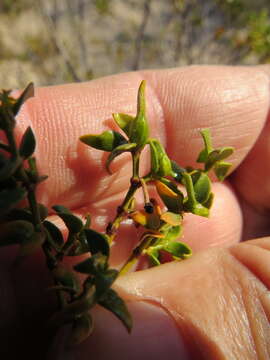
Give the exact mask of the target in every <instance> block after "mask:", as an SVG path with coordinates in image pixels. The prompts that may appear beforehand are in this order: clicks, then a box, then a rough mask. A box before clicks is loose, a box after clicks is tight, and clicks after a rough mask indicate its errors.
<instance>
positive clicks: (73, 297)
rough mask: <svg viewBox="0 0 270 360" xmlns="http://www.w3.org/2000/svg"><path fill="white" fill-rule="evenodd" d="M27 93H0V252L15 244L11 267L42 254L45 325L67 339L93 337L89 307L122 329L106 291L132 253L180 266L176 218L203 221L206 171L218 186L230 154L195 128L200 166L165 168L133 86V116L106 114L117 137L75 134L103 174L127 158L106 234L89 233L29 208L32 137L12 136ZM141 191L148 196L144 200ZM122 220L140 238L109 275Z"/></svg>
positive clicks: (87, 226)
mask: <svg viewBox="0 0 270 360" xmlns="http://www.w3.org/2000/svg"><path fill="white" fill-rule="evenodd" d="M33 95H34V87H33V84H32V83H31V84H29V85H28V86H27V87H26V89H25V90H24V91H23V93H22V94H21V96H20V97H19V98H18V99H14V98H13V97H12V96H11V92H10V91H5V90H3V91H2V92H0V130H1V131H2V132H3V133H4V135H5V138H6V142H5V141H3V142H0V150H1V152H0V226H1V232H0V247H2V246H10V245H16V246H18V248H19V250H18V256H17V258H16V260H15V265H17V266H19V264H20V262H21V261H22V260H24V259H25V260H27V256H29V255H31V254H33V253H35V252H36V251H42V252H43V254H44V257H45V259H46V265H47V267H48V269H49V271H50V272H51V275H52V282H53V284H52V286H51V287H50V288H49V289H48V290H49V291H53V292H55V293H56V295H57V299H58V309H57V310H56V312H55V313H54V314H53V315H52V317H51V319H50V320H49V325H50V326H51V327H52V328H55V329H57V328H58V327H60V326H62V325H64V324H67V323H70V324H72V329H73V330H72V333H71V337H70V339H69V342H71V343H73V344H76V343H79V342H81V341H83V340H84V339H85V338H86V337H87V336H89V335H90V334H91V333H92V331H93V320H92V317H91V309H92V308H93V307H94V306H95V305H96V304H99V305H100V306H102V307H104V308H106V309H107V310H109V311H111V312H112V313H113V314H114V315H115V316H116V317H117V318H118V319H119V320H120V321H121V322H122V323H123V325H124V326H125V327H126V329H127V330H128V331H131V327H132V319H131V316H130V314H129V311H128V309H127V306H126V304H125V302H124V301H123V299H121V297H120V296H119V295H118V294H117V292H116V291H115V290H113V289H112V285H113V283H114V281H115V280H116V278H117V277H118V276H119V275H121V274H124V273H125V272H127V271H128V270H129V269H130V268H131V267H132V266H133V267H134V266H135V269H136V264H137V263H138V261H139V259H140V258H141V256H145V257H147V258H148V260H149V266H157V265H160V264H161V263H162V259H163V255H166V256H167V257H168V256H169V257H170V258H171V259H172V260H184V259H187V258H189V257H190V256H191V255H192V249H191V248H190V247H189V246H188V245H187V244H186V243H184V242H180V241H179V238H180V237H181V234H182V231H183V219H184V215H185V213H188V212H190V213H192V214H194V215H199V216H204V217H208V216H209V210H210V208H211V206H212V203H213V197H214V195H213V193H212V191H211V180H210V178H209V172H210V171H211V170H213V171H214V173H215V174H216V177H217V178H218V180H223V179H224V178H225V176H226V175H227V173H228V171H229V169H230V166H231V164H230V163H228V162H226V161H224V160H225V159H226V158H227V157H228V156H230V155H231V154H232V152H233V148H231V147H223V148H218V149H215V148H213V146H212V144H211V137H210V133H209V130H207V129H204V130H202V131H201V135H202V138H203V141H204V148H203V150H202V151H201V152H200V154H199V156H198V159H197V162H198V163H201V164H203V168H190V167H183V166H180V165H179V164H178V163H176V162H175V161H173V160H172V159H171V158H170V156H169V155H168V153H167V152H166V149H165V148H164V147H163V145H162V144H161V143H160V142H159V141H158V140H157V139H154V138H151V137H150V136H149V134H150V130H149V125H148V120H147V114H146V100H145V81H142V82H141V84H140V87H139V90H138V96H137V113H136V115H135V116H132V115H129V114H123V113H115V114H113V118H114V121H115V123H116V124H117V126H118V127H119V131H114V130H105V131H103V132H102V133H101V134H98V135H96V134H88V135H83V136H81V137H80V140H81V141H82V142H83V143H85V144H86V145H88V146H90V147H93V148H95V149H98V150H102V151H105V152H108V158H107V161H106V165H105V167H106V169H107V170H108V172H109V173H110V165H111V162H112V161H113V160H114V159H115V158H116V157H118V156H120V155H121V154H123V153H129V154H130V157H131V160H132V174H131V177H130V186H129V188H128V189H127V192H126V195H125V197H124V199H123V201H122V202H121V204H120V205H119V207H118V208H117V210H116V214H115V217H114V219H113V220H112V221H111V222H109V224H108V225H107V227H106V231H104V233H102V232H98V231H96V230H95V229H93V228H92V227H91V218H90V215H89V214H87V215H86V216H85V218H84V219H82V218H80V217H78V216H77V215H75V214H74V213H73V212H72V211H71V210H69V209H67V208H66V207H64V206H62V205H54V206H52V209H48V208H47V207H46V206H44V205H43V204H40V203H38V202H37V198H36V188H37V186H38V184H39V183H40V182H42V181H44V180H45V179H46V176H44V175H40V174H39V170H38V167H37V164H36V160H35V157H34V151H35V148H36V139H35V135H34V132H33V130H32V129H31V127H28V128H27V129H26V130H25V132H24V134H23V136H22V139H21V141H20V143H19V144H17V141H16V139H15V135H14V130H15V126H16V115H17V114H18V112H19V110H20V108H21V106H22V105H23V104H24V102H25V101H26V100H28V99H29V98H31V97H32V96H33ZM146 147H148V148H149V152H148V153H149V156H150V161H149V163H150V167H149V169H148V173H147V174H146V175H142V174H141V171H140V159H141V154H142V152H143V150H144V149H145V148H146ZM150 186H151V188H153V187H154V189H155V192H154V196H152V197H151V198H150V196H149V187H150ZM138 191H141V192H142V194H143V198H144V204H143V206H139V205H138V204H137V202H136V194H137V192H138ZM51 211H53V212H54V213H55V214H56V215H57V216H58V217H59V218H61V220H62V221H63V223H64V224H65V227H66V230H67V236H66V237H64V236H63V233H62V232H61V230H60V229H59V228H58V226H57V225H56V224H55V223H53V222H52V221H50V220H49V218H48V213H49V212H51ZM127 218H128V219H132V221H133V223H134V226H140V227H142V228H143V229H144V231H143V235H142V236H141V237H140V238H139V239H138V242H137V245H136V246H135V248H134V249H133V251H132V253H131V254H130V257H129V258H128V259H127V261H126V262H125V264H124V265H123V266H122V268H121V269H120V270H116V269H112V268H110V266H109V262H110V249H111V246H112V245H113V243H114V239H115V236H116V235H117V231H118V229H119V227H120V226H121V223H122V222H123V221H124V220H125V219H127ZM81 255H84V260H83V261H81V260H80V262H79V263H77V264H76V265H74V266H73V268H69V267H67V266H66V265H65V259H66V258H67V257H76V256H81ZM79 274H80V275H79ZM81 279H83V280H81Z"/></svg>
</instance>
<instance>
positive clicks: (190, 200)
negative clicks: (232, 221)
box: [183, 172, 209, 217]
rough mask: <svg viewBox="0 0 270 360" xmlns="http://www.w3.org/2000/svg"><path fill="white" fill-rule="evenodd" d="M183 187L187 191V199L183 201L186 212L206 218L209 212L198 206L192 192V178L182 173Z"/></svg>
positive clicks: (200, 205)
mask: <svg viewBox="0 0 270 360" xmlns="http://www.w3.org/2000/svg"><path fill="white" fill-rule="evenodd" d="M183 180H184V185H185V187H186V190H187V197H186V198H185V199H184V209H185V211H187V212H191V213H192V214H195V215H199V216H204V217H208V216H209V210H208V208H206V207H204V206H203V205H202V204H200V203H199V202H198V201H197V199H196V194H195V191H194V186H193V182H192V177H191V175H190V174H188V173H187V172H186V173H183Z"/></svg>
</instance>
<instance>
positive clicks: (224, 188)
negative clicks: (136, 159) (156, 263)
mask: <svg viewBox="0 0 270 360" xmlns="http://www.w3.org/2000/svg"><path fill="white" fill-rule="evenodd" d="M269 74H270V68H269V67H267V66H259V67H222V66H220V67H215V66H192V67H185V68H179V69H170V70H160V71H140V72H133V73H126V74H120V75H116V76H111V77H107V78H102V79H98V80H94V81H91V82H88V83H82V84H70V85H63V86H55V87H47V88H39V89H37V90H36V96H35V97H34V98H33V99H31V100H29V101H28V102H27V103H26V104H25V106H24V107H23V109H22V111H21V113H20V114H19V116H18V129H17V137H18V139H19V138H20V137H21V135H22V133H23V130H24V129H25V128H26V127H27V126H28V125H31V126H32V128H33V130H34V133H35V135H36V138H37V142H38V146H37V151H36V157H37V161H38V166H39V169H40V171H41V173H43V174H47V175H49V179H48V180H47V181H46V182H44V183H43V184H41V185H40V187H39V191H38V197H39V200H40V201H41V202H43V203H45V204H46V205H47V206H49V207H50V206H51V205H53V204H62V205H65V206H68V207H69V208H71V209H73V210H74V211H75V212H76V213H78V214H85V213H86V212H90V213H91V215H92V224H93V227H94V228H96V229H98V230H103V229H104V226H105V225H106V223H107V222H108V221H109V219H111V218H112V216H113V214H114V209H115V206H116V205H117V204H119V203H120V201H121V199H122V198H123V194H124V192H125V190H126V189H127V187H128V184H129V174H130V162H129V159H128V157H125V156H124V157H123V158H122V159H121V158H120V159H119V160H116V161H115V163H114V164H113V166H112V168H113V172H114V173H113V175H112V176H108V175H107V174H106V172H105V170H104V162H105V160H106V158H105V156H104V154H103V153H102V152H98V151H96V150H95V149H90V148H88V147H86V146H85V145H84V144H82V143H80V142H78V137H79V136H80V135H83V134H86V133H99V132H101V131H102V130H104V129H107V128H108V127H109V126H111V125H112V124H113V122H112V120H111V113H113V112H126V113H130V114H134V113H135V112H136V92H137V89H138V85H139V83H140V81H141V80H142V79H145V80H146V82H147V89H146V91H147V93H146V99H147V104H148V107H147V113H148V118H149V123H150V127H151V136H152V137H156V138H158V139H159V140H160V141H161V142H162V143H163V144H164V146H165V147H166V149H167V151H168V154H169V155H170V157H171V158H173V159H174V160H176V161H177V162H179V163H180V164H181V165H183V166H186V165H195V160H196V157H197V154H198V153H199V151H200V150H201V148H202V140H201V137H200V134H199V130H200V129H202V128H210V131H211V134H212V138H213V144H214V146H215V147H222V146H234V147H235V153H234V154H233V156H232V157H231V158H230V161H231V162H232V163H233V169H232V174H231V175H230V177H229V178H228V179H227V180H226V181H225V182H224V183H223V184H220V183H214V184H213V190H214V192H215V203H214V206H213V208H212V211H211V216H210V218H209V219H204V218H200V217H196V216H193V215H187V216H186V217H185V220H184V239H183V240H184V241H186V242H187V243H188V244H190V245H191V246H192V248H193V249H194V252H195V255H194V256H193V257H192V258H191V259H189V260H185V261H183V262H172V263H169V264H164V265H162V266H160V267H157V268H152V269H148V270H143V271H139V272H136V273H132V274H129V275H126V276H123V277H121V278H119V279H118V280H117V282H116V284H115V288H116V289H117V291H118V292H119V293H120V294H121V296H123V298H125V299H126V301H127V304H128V307H129V309H130V311H131V313H132V315H133V318H134V329H133V331H132V334H131V335H129V334H127V333H126V331H125V329H124V328H123V326H122V325H121V323H120V322H119V321H118V320H117V319H115V318H114V317H113V316H112V315H111V314H110V313H108V312H107V311H105V310H103V309H101V308H98V307H97V308H96V309H95V310H94V312H93V313H94V318H95V322H96V329H95V332H94V334H93V336H91V337H90V338H89V339H88V340H86V341H85V342H84V343H83V344H81V345H80V346H78V347H73V348H65V347H64V345H63V344H64V341H65V338H66V337H68V334H69V330H70V329H69V328H68V327H67V328H65V329H64V330H63V331H61V332H60V333H59V334H58V335H57V336H56V338H55V339H54V341H53V344H52V345H51V347H50V350H49V351H48V346H49V344H51V343H52V339H51V338H50V339H48V337H47V336H46V329H45V325H44V324H45V322H46V319H47V317H48V315H49V314H50V312H51V311H52V310H53V307H54V301H53V296H52V295H50V294H47V293H46V292H44V288H46V286H48V284H49V283H50V276H49V274H48V273H47V272H46V271H44V259H43V257H42V254H35V255H33V256H31V257H29V259H27V260H26V261H25V263H24V264H22V265H20V267H19V268H15V269H11V267H10V265H11V264H12V261H13V260H14V256H15V255H14V254H15V250H14V249H12V250H10V249H4V250H2V249H1V253H2V254H1V255H0V256H1V265H0V294H1V295H0V298H1V303H0V314H1V322H0V331H1V337H0V339H1V340H0V344H1V342H2V344H1V346H0V354H1V355H2V356H3V355H5V356H6V357H3V358H9V359H12V358H17V357H18V356H21V357H24V356H25V357H27V358H28V359H42V358H47V359H78V360H84V359H89V358H92V359H95V360H96V359H129V360H133V359H137V358H140V359H156V360H158V359H196V360H197V359H198V360H200V359H207V360H211V359H215V360H219V359H250V360H253V359H268V358H270V340H269V339H270V326H269V318H270V295H269V294H270V293H269V290H268V289H269V287H270V267H269V263H270V251H269V250H270V238H267V237H265V236H267V235H268V234H269V233H270V225H269V220H268V216H269V204H270V186H269V181H268V178H267V176H268V175H270V146H269V145H268V144H269V139H270V125H269V121H268V112H269V99H270V93H269V88H270V87H269V84H270V81H269ZM144 159H145V158H144ZM146 167H147V160H146V159H145V160H144V162H143V164H142V170H143V169H144V168H146ZM51 220H52V221H56V222H57V223H59V221H58V220H57V219H56V217H55V216H53V215H52V216H51ZM59 224H60V223H59ZM135 235H136V231H135V230H134V228H133V227H131V226H130V225H128V224H125V225H124V226H123V230H122V231H121V232H120V235H119V239H118V241H117V244H116V245H115V247H114V249H113V260H112V265H114V266H117V265H118V264H119V263H121V262H122V261H123V259H124V258H126V256H127V254H128V253H129V252H130V250H131V248H132V246H133V245H134V242H132V241H131V242H129V241H128V240H129V239H133V238H135ZM263 237H264V238H263ZM250 239H256V240H252V241H245V242H243V240H250ZM240 241H242V242H241V244H238V243H239V242H240ZM11 344H12V345H11Z"/></svg>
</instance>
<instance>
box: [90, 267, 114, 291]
mask: <svg viewBox="0 0 270 360" xmlns="http://www.w3.org/2000/svg"><path fill="white" fill-rule="evenodd" d="M117 276H118V271H117V270H115V269H108V270H106V271H104V272H101V271H100V272H98V273H97V275H96V277H95V285H96V291H97V297H98V298H100V296H103V294H104V292H106V291H107V290H108V289H109V288H110V287H111V286H112V284H113V283H114V281H115V280H116V278H117Z"/></svg>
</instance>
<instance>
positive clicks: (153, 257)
mask: <svg viewBox="0 0 270 360" xmlns="http://www.w3.org/2000/svg"><path fill="white" fill-rule="evenodd" d="M146 254H147V255H148V257H149V260H150V262H151V265H152V266H159V265H160V261H159V249H158V248H156V247H154V246H150V247H149V248H148V249H147V251H146Z"/></svg>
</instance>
